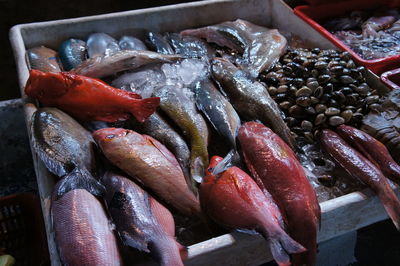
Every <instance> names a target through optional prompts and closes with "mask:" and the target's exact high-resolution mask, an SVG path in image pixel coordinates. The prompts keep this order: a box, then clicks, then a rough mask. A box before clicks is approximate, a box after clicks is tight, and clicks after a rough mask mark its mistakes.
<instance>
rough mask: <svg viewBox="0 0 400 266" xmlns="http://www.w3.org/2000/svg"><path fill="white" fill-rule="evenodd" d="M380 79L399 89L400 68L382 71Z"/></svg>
mask: <svg viewBox="0 0 400 266" xmlns="http://www.w3.org/2000/svg"><path fill="white" fill-rule="evenodd" d="M381 80H382V81H383V82H384V83H385V84H386V85H388V86H389V87H391V88H392V89H400V68H397V69H394V70H391V71H387V72H385V73H383V74H382V76H381Z"/></svg>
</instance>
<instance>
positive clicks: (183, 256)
mask: <svg viewBox="0 0 400 266" xmlns="http://www.w3.org/2000/svg"><path fill="white" fill-rule="evenodd" d="M176 245H177V246H178V249H179V253H180V254H181V259H182V260H186V259H187V258H188V256H189V253H188V248H187V247H185V246H184V245H181V244H180V243H178V242H176Z"/></svg>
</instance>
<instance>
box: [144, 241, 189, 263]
mask: <svg viewBox="0 0 400 266" xmlns="http://www.w3.org/2000/svg"><path fill="white" fill-rule="evenodd" d="M149 249H150V252H151V254H152V256H154V258H155V259H156V260H157V261H158V262H159V263H160V265H161V266H169V265H174V266H183V262H182V260H183V257H185V256H187V255H185V252H183V253H182V251H183V250H182V245H180V244H178V242H176V239H175V237H172V236H168V235H165V234H161V233H160V234H158V235H154V239H152V240H151V241H150V242H149ZM182 255H183V257H182Z"/></svg>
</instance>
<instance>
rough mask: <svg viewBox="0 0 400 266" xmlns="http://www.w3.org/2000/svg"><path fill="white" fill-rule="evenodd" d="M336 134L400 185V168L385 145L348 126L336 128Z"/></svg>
mask: <svg viewBox="0 0 400 266" xmlns="http://www.w3.org/2000/svg"><path fill="white" fill-rule="evenodd" d="M336 132H337V133H338V134H339V136H340V137H341V138H342V139H344V140H345V141H346V142H347V143H348V144H350V145H351V146H352V147H353V148H354V149H356V150H357V151H358V152H360V153H361V154H362V155H363V156H364V157H366V158H367V159H368V160H369V161H370V162H372V163H373V164H374V165H375V166H376V167H378V168H379V169H380V170H381V171H382V173H383V174H384V175H385V177H387V178H389V179H391V180H392V181H394V182H395V183H397V184H398V185H400V166H399V165H398V164H397V163H396V162H395V161H394V160H393V158H392V156H391V155H390V153H389V151H388V149H387V148H386V147H385V145H383V144H382V143H381V142H379V141H378V140H376V139H375V138H373V137H372V136H370V135H368V134H367V133H366V132H364V131H362V130H359V129H356V128H354V127H350V126H347V125H340V126H339V127H337V128H336Z"/></svg>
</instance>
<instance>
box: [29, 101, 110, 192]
mask: <svg viewBox="0 0 400 266" xmlns="http://www.w3.org/2000/svg"><path fill="white" fill-rule="evenodd" d="M31 132H32V142H33V148H34V150H35V151H36V153H37V154H38V155H39V158H40V159H41V160H42V161H43V163H44V165H45V166H46V167H47V169H48V170H49V171H50V172H52V173H53V174H55V175H56V176H58V177H60V178H63V180H62V181H61V182H60V185H59V186H58V195H59V196H61V195H62V194H64V193H66V192H67V191H69V190H71V189H74V188H76V187H81V188H86V190H88V191H89V192H91V193H92V194H95V195H100V194H101V193H102V192H103V189H104V188H103V186H102V185H101V184H100V183H98V182H97V180H95V179H94V176H96V163H95V151H94V147H95V145H96V144H95V142H94V140H93V137H92V136H91V134H90V133H89V132H88V131H87V130H86V129H84V128H83V127H82V126H81V125H80V124H79V123H78V122H76V121H75V120H74V119H73V118H71V117H70V116H69V115H67V114H66V113H64V112H62V111H60V110H58V109H57V108H49V107H44V108H39V109H38V110H37V111H36V112H35V113H34V114H33V117H32V125H31Z"/></svg>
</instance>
